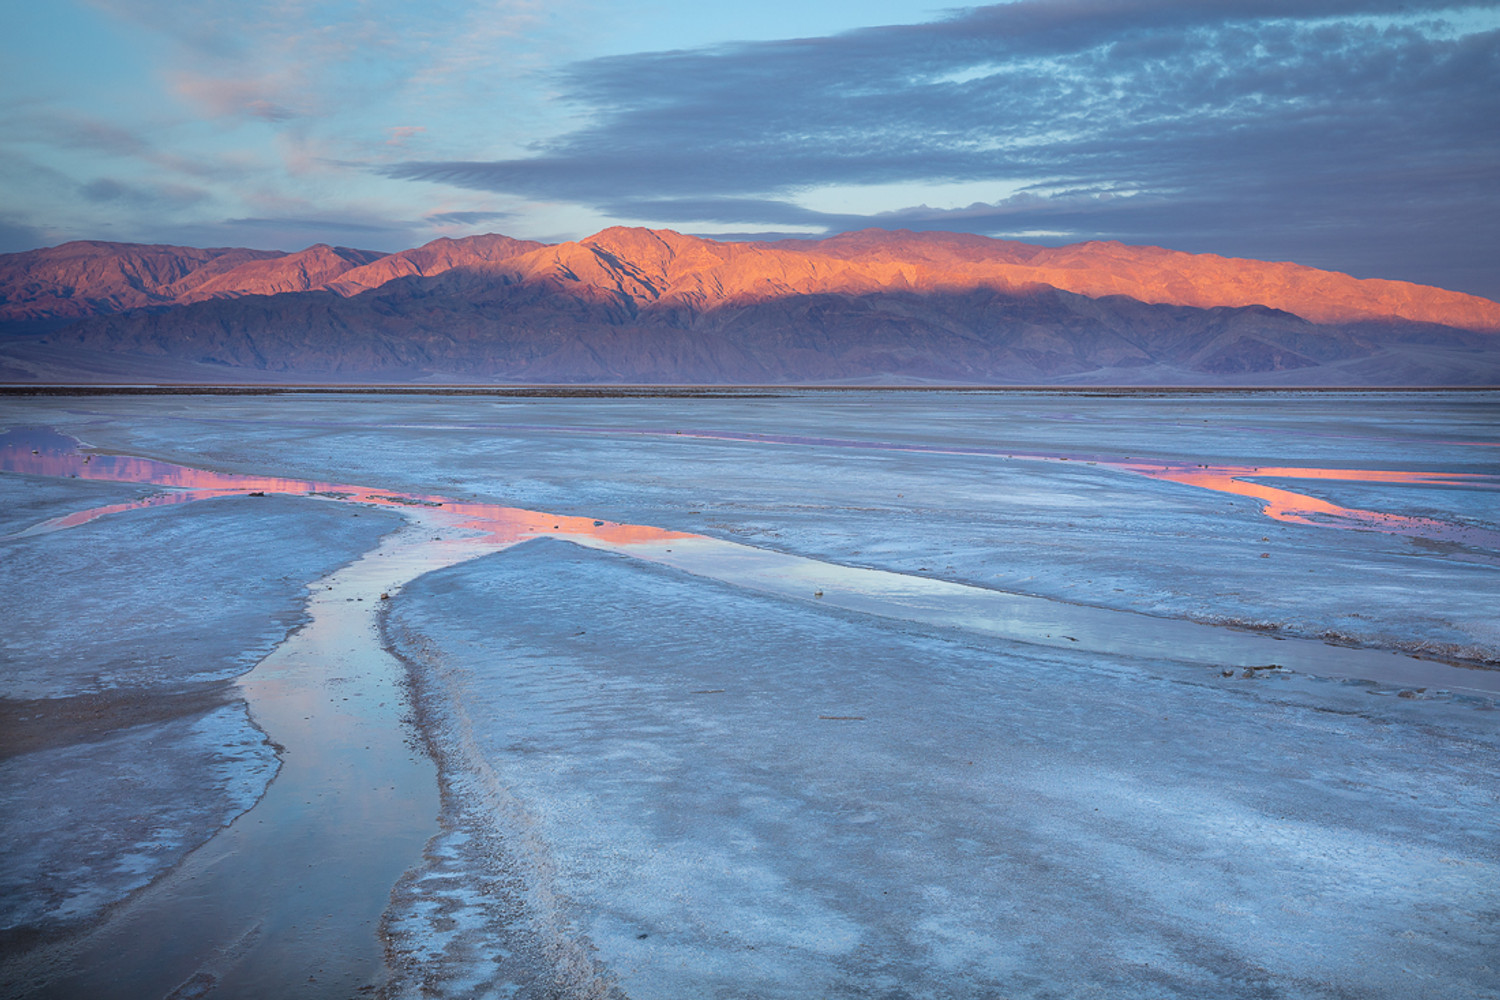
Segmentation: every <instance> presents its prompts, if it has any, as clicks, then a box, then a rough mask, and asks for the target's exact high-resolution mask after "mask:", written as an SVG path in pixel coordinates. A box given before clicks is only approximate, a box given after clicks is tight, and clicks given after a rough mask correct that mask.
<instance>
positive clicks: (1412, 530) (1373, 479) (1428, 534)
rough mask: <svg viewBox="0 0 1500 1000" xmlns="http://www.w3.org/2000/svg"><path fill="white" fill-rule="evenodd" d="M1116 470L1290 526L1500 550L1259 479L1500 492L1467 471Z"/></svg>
mask: <svg viewBox="0 0 1500 1000" xmlns="http://www.w3.org/2000/svg"><path fill="white" fill-rule="evenodd" d="M1100 464H1108V465H1110V466H1112V467H1114V468H1118V469H1124V470H1126V471H1128V472H1135V473H1138V474H1140V475H1143V476H1149V477H1150V478H1152V479H1161V480H1166V481H1167V482H1173V483H1182V484H1183V485H1185V486H1196V487H1199V488H1200V489H1206V490H1213V491H1215V492H1217V493H1229V494H1233V495H1235V496H1242V497H1248V498H1249V499H1252V500H1255V501H1257V502H1258V503H1260V505H1261V513H1263V514H1265V515H1266V516H1267V517H1269V518H1271V519H1272V520H1275V521H1282V522H1285V523H1288V524H1310V525H1317V526H1324V527H1335V528H1365V529H1370V530H1374V531H1384V532H1387V533H1390V534H1396V535H1407V536H1411V537H1416V538H1430V539H1439V540H1444V541H1454V542H1464V543H1467V544H1471V545H1480V546H1483V547H1485V548H1500V533H1497V532H1494V531H1490V530H1487V529H1484V528H1474V527H1469V526H1467V525H1461V524H1454V523H1452V522H1448V521H1440V520H1437V519H1436V518H1430V517H1413V516H1409V515H1405V514H1389V513H1385V512H1383V511H1376V510H1363V509H1361V508H1358V507H1344V506H1342V505H1340V504H1336V503H1333V502H1331V501H1328V500H1323V499H1321V498H1319V497H1315V496H1310V495H1308V494H1306V493H1298V492H1296V491H1294V490H1289V489H1285V488H1282V487H1277V486H1268V485H1266V484H1265V483H1261V482H1256V481H1255V480H1257V479H1320V480H1327V481H1338V482H1348V483H1402V484H1407V485H1415V486H1469V487H1480V488H1484V489H1496V488H1500V480H1497V478H1496V477H1494V476H1486V475H1482V474H1478V473H1463V472H1404V471H1398V470H1392V469H1319V468H1294V467H1289V466H1248V465H1187V464H1182V463H1145V462H1110V463H1100Z"/></svg>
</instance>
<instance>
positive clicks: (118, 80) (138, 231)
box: [0, 0, 1500, 299]
mask: <svg viewBox="0 0 1500 1000" xmlns="http://www.w3.org/2000/svg"><path fill="white" fill-rule="evenodd" d="M7 8H8V10H7V13H6V21H7V28H6V31H5V32H4V33H3V38H0V252H14V251H19V250H26V249H31V248H35V247H39V246H46V245H53V244H56V243H61V242H65V241H68V240H75V239H102V240H120V241H129V242H160V243H176V244H187V245H193V246H249V247H257V248H264V249H280V250H297V249H301V248H302V247H305V246H308V245H310V244H313V243H319V242H325V243H331V244H335V245H344V246H353V247H360V248H364V249H372V250H398V249H402V248H405V247H410V246H416V245H419V244H421V243H425V242H427V241H429V240H431V239H435V238H438V237H441V236H450V237H458V236H466V235H472V234H476V233H485V232H500V233H505V234H507V235H510V236H515V237H519V238H527V239H537V240H542V241H545V242H559V241H562V240H567V239H577V238H581V237H584V236H587V235H589V234H591V233H593V232H596V231H598V230H600V229H603V228H605V227H607V226H610V225H632V226H640V225H644V226H652V227H658V228H669V229H675V230H677V231H679V232H685V233H693V234H697V235H704V236H711V237H715V238H719V239H758V238H783V237H787V236H804V237H817V236H823V235H830V234H834V233H838V232H843V231H847V230H853V229H863V228H867V227H871V226H875V227H880V228H884V229H903V228H905V229H914V230H955V231H963V232H974V233H980V234H983V235H987V236H998V237H1004V238H1009V239H1020V240H1027V241H1030V242H1037V243H1046V244H1050V245H1057V244H1062V243H1071V242H1077V241H1082V240H1093V239H1113V240H1120V241H1122V242H1125V243H1131V244H1152V245H1158V246H1165V247H1170V248H1172V249H1177V250H1186V251H1190V252H1196V253H1218V254H1222V255H1225V256H1236V257H1252V258H1257V259H1262V260H1294V261H1297V262H1299V263H1303V264H1309V265H1312V266H1315V267H1323V268H1328V269H1332V270H1338V271H1344V272H1346V273H1350V274H1354V275H1355V276H1357V277H1383V278H1398V279H1403V280H1409V281H1418V282H1422V283H1425V284H1435V285H1439V286H1442V287H1446V288H1453V289H1457V290H1460V291H1467V292H1473V293H1476V294H1481V295H1486V296H1488V297H1490V298H1497V299H1500V0H1492V2H1484V3H1427V2H1423V0H1403V2H1397V0H1015V2H1011V3H1001V4H995V5H991V6H980V7H944V6H934V5H932V4H930V3H925V2H911V0H861V2H858V3H852V2H851V3H843V2H836V3H835V2H822V0H800V2H799V0H758V2H756V3H754V4H747V3H704V2H702V0H654V2H653V0H613V2H604V0H427V2H424V3H420V4H418V3H412V2H410V0H303V2H293V0H264V2H259V3H245V2H243V0H49V2H47V3H34V4H23V3H20V2H19V0H14V2H11V3H9V4H7Z"/></svg>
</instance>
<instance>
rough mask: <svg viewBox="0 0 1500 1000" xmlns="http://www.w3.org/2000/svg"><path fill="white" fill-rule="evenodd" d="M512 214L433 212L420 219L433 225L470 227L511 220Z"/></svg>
mask: <svg viewBox="0 0 1500 1000" xmlns="http://www.w3.org/2000/svg"><path fill="white" fill-rule="evenodd" d="M514 215H515V213H514V212H433V213H431V214H428V215H424V216H423V217H422V218H423V220H424V221H426V222H430V223H432V224H433V225H438V226H446V225H457V226H472V225H475V224H476V223H480V222H496V221H498V220H500V219H509V218H513V217H514Z"/></svg>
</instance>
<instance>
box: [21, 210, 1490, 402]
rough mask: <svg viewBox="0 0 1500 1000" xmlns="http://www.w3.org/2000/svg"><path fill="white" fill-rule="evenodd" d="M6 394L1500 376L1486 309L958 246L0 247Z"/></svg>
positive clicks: (1265, 277) (1295, 269) (1190, 265)
mask: <svg viewBox="0 0 1500 1000" xmlns="http://www.w3.org/2000/svg"><path fill="white" fill-rule="evenodd" d="M0 332H3V333H4V334H5V336H4V339H3V340H0V379H3V380H5V381H10V382H111V381H124V380H129V381H155V382H235V383H238V382H249V383H255V382H349V383H361V382H480V383H489V382H495V383H666V384H685V383H686V384H797V383H800V384H819V383H824V384H902V383H906V384H929V383H947V384H979V385H1005V384H1012V385H1014V384H1026V385H1047V384H1113V385H1182V384H1192V385H1330V386H1340V385H1375V386H1380V385H1383V386H1421V385H1487V384H1500V304H1497V303H1495V302H1491V301H1489V300H1487V299H1483V298H1479V297H1476V296H1472V295H1464V294H1461V293H1457V292H1450V291H1444V290H1442V289H1438V288H1431V287H1427V286H1422V285H1415V284H1410V283H1407V282H1400V281H1382V280H1358V279H1355V278H1351V277H1349V276H1348V275H1344V274H1338V273H1334V272H1329V271H1319V270H1316V269H1313V268H1309V267H1303V266H1300V265H1296V264H1289V263H1266V262H1262V261H1253V260H1239V259H1231V258H1224V257H1218V256H1214V255H1208V254H1186V253H1179V252H1175V251H1171V250H1164V249H1161V248H1158V247H1135V246H1125V245H1122V244H1119V243H1099V242H1095V243H1081V244H1074V245H1071V246H1064V247H1041V246H1034V245H1031V244H1026V243H1017V242H1012V241H1007V240H997V239H989V238H986V237H982V236H973V235H966V234H955V233H912V232H885V231H881V230H865V231H863V232H857V233H846V234H843V235H841V236H835V237H832V238H830V239H825V240H818V241H813V240H783V241H779V242H767V243H748V242H742V243H721V242H716V241H713V240H707V239H699V238H694V237H690V236H684V235H681V234H678V233H674V232H670V231H663V230H647V229H628V228H613V229H607V230H604V231H603V232H601V233H598V234H597V235H595V236H592V237H590V238H588V239H585V240H581V241H577V242H567V243H559V244H552V245H548V244H541V243H535V242H529V241H524V240H514V239H510V238H508V237H505V236H498V235H489V236H474V237H468V238H465V239H458V240H452V239H440V240H436V241H434V242H432V243H429V244H427V245H425V246H422V247H417V248H415V249H412V250H405V251H402V252H400V253H394V254H382V253H376V252H372V251H364V250H354V249H350V248H347V247H330V246H324V245H318V246H314V247H310V248H308V249H306V250H302V251H300V252H297V253H278V252H273V251H259V250H246V249H223V248H221V249H195V248H190V247H172V246H146V245H138V244H120V243H100V242H82V243H69V244H65V245H63V246H58V247H51V248H47V249H44V250H35V251H29V252H26V253H18V254H8V255H3V256H0Z"/></svg>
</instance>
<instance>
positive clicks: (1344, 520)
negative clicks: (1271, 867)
mask: <svg viewBox="0 0 1500 1000" xmlns="http://www.w3.org/2000/svg"><path fill="white" fill-rule="evenodd" d="M534 429H541V430H554V431H562V432H574V433H576V432H580V431H586V432H588V433H596V432H600V431H604V432H607V433H616V434H631V435H640V436H650V437H677V438H697V439H702V440H709V441H733V442H744V443H750V444H762V445H764V444H778V445H792V446H799V445H800V446H805V447H821V448H843V449H856V450H864V449H870V450H877V451H898V452H913V453H918V454H930V455H974V456H982V457H988V458H1005V459H1007V460H1016V461H1030V462H1077V463H1087V464H1090V465H1097V466H1099V467H1102V468H1110V469H1117V470H1119V471H1122V472H1130V473H1134V474H1136V475H1142V476H1148V477H1150V478H1152V479H1159V480H1165V481H1168V482H1174V483H1181V484H1183V485H1185V486H1194V487H1197V488H1199V489H1205V490H1213V491H1214V492H1218V493H1228V494H1232V495H1235V496H1242V497H1246V498H1248V499H1251V500H1255V501H1256V502H1257V503H1259V504H1260V505H1261V512H1262V513H1263V514H1265V515H1266V516H1267V517H1269V518H1271V519H1272V520H1276V521H1282V522H1285V523H1290V524H1306V525H1312V526H1315V527H1324V528H1345V529H1364V530H1369V531H1383V532H1386V533H1388V534H1396V535H1405V536H1409V537H1414V538H1427V539H1433V540H1439V541H1450V542H1461V543H1463V544H1466V545H1473V546H1478V547H1481V548H1486V549H1494V550H1500V532H1496V531H1493V530H1491V529H1488V528H1477V527H1471V526H1468V525H1463V524H1456V523H1453V522H1449V521H1441V520H1438V519H1436V518H1429V517H1413V516H1408V515H1404V514H1389V513H1385V512H1382V511H1373V510H1362V509H1360V508H1357V507H1344V506H1341V505H1339V504H1336V503H1333V502H1331V501H1328V500H1323V499H1320V498H1318V497H1314V496H1310V495H1308V494H1305V493H1298V492H1296V491H1294V490H1290V489H1286V488H1284V487H1276V486H1268V485H1265V484H1264V483H1259V482H1254V481H1253V480H1254V479H1265V478H1274V479H1321V480H1329V481H1340V482H1352V483H1395V484H1406V485H1415V486H1464V487H1469V488H1479V489H1490V490H1495V489H1500V476H1494V475H1486V474H1482V473H1463V472H1407V471H1400V470H1392V469H1323V468H1311V467H1294V466H1248V465H1192V464H1189V463H1185V462H1144V461H1132V460H1130V459H1125V460H1121V459H1119V458H1117V457H1109V456H1102V455H1089V454H1066V455H1065V454H1062V453H1056V452H1054V453H1036V452H1018V451H1014V450H1008V449H1002V448H989V447H982V446H966V445H952V446H937V445H921V444H898V443H894V442H886V441H862V440H853V439H846V438H823V437H809V436H805V435H793V434H747V433H736V432H726V431H711V430H710V431H705V430H688V431H673V432H672V433H671V434H667V433H665V432H662V431H656V430H643V429H619V428H611V429H602V428H586V429H585V428H575V427H537V428H534Z"/></svg>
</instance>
